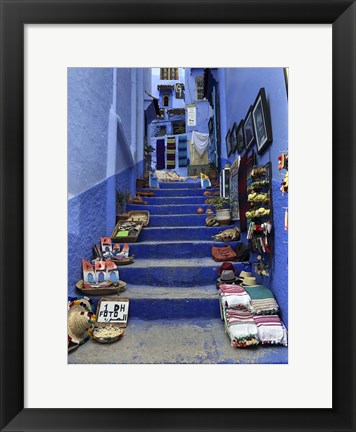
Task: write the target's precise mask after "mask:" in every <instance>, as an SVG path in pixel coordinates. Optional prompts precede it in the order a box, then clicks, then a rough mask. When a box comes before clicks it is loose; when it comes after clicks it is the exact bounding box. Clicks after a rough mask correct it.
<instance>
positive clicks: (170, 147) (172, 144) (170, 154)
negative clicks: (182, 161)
mask: <svg viewBox="0 0 356 432" xmlns="http://www.w3.org/2000/svg"><path fill="white" fill-rule="evenodd" d="M175 167H176V138H175V137H169V138H167V169H172V168H175Z"/></svg>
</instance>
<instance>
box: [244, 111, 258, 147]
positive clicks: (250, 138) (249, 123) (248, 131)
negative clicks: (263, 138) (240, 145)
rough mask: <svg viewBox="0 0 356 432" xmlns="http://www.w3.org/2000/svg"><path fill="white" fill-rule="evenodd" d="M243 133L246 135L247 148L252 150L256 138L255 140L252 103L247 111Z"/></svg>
mask: <svg viewBox="0 0 356 432" xmlns="http://www.w3.org/2000/svg"><path fill="white" fill-rule="evenodd" d="M243 135H244V142H245V147H246V150H250V149H251V148H252V147H253V146H254V144H255V142H256V140H255V129H254V126H253V120H252V105H251V106H250V108H249V110H248V111H247V114H246V117H245V120H244V125H243Z"/></svg>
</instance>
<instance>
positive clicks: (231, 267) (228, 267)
mask: <svg viewBox="0 0 356 432" xmlns="http://www.w3.org/2000/svg"><path fill="white" fill-rule="evenodd" d="M224 270H232V271H233V272H234V275H236V270H235V267H234V265H233V264H232V263H231V262H228V261H226V262H224V263H222V264H221V266H220V267H219V268H218V275H219V276H221V273H222V272H223V271H224Z"/></svg>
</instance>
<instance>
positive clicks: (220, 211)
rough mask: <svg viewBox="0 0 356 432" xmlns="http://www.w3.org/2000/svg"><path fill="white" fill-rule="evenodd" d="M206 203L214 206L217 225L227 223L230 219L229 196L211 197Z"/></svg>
mask: <svg viewBox="0 0 356 432" xmlns="http://www.w3.org/2000/svg"><path fill="white" fill-rule="evenodd" d="M206 203H207V204H211V205H212V206H213V207H215V212H216V220H217V221H218V222H219V225H229V223H230V221H231V215H230V199H229V198H222V197H213V198H210V199H208V200H206Z"/></svg>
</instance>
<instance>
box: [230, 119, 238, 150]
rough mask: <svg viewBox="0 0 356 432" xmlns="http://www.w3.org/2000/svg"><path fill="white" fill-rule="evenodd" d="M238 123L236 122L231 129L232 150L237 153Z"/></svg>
mask: <svg viewBox="0 0 356 432" xmlns="http://www.w3.org/2000/svg"><path fill="white" fill-rule="evenodd" d="M236 133H237V124H236V123H234V124H233V126H232V129H231V134H230V143H231V152H232V153H235V152H236V150H237V136H236Z"/></svg>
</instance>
